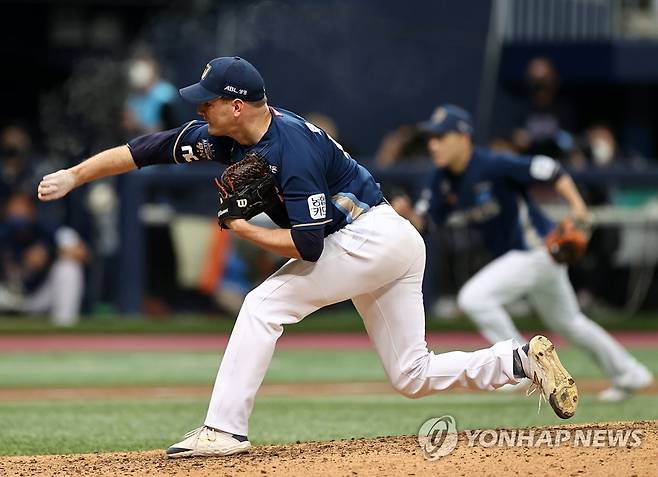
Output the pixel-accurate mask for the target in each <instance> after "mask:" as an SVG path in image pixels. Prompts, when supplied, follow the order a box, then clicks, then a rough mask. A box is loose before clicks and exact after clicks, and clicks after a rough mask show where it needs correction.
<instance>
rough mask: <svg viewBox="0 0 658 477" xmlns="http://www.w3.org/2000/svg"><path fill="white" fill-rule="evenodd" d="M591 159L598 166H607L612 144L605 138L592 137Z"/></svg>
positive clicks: (609, 160)
mask: <svg viewBox="0 0 658 477" xmlns="http://www.w3.org/2000/svg"><path fill="white" fill-rule="evenodd" d="M591 148H592V161H593V162H594V164H596V165H597V166H599V167H604V166H607V165H608V164H610V163H611V162H612V159H613V156H614V150H613V148H612V145H611V144H610V143H609V142H608V141H606V140H605V139H593V140H592V144H591Z"/></svg>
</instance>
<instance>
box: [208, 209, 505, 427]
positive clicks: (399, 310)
mask: <svg viewBox="0 0 658 477" xmlns="http://www.w3.org/2000/svg"><path fill="white" fill-rule="evenodd" d="M424 268H425V245H424V243H423V239H422V237H421V236H420V234H419V233H418V232H417V231H416V229H415V228H414V227H413V226H412V225H411V224H410V223H409V222H408V221H406V220H405V219H403V218H401V217H400V216H399V215H398V214H397V213H396V212H395V211H394V210H393V209H392V208H391V207H390V206H389V205H386V204H382V205H379V206H376V207H373V208H372V209H371V210H370V211H368V212H367V213H365V214H363V215H361V216H360V217H359V218H358V219H357V220H355V221H354V222H353V223H352V224H349V225H348V226H346V227H344V228H343V229H341V230H339V231H338V232H336V233H334V234H332V235H330V236H329V237H327V238H326V239H325V242H324V251H323V253H322V256H321V257H320V259H319V260H318V261H317V262H315V263H312V262H306V261H302V260H290V261H289V262H288V263H286V264H285V265H284V266H283V267H282V268H281V269H279V270H278V271H277V272H276V273H274V274H273V275H272V276H271V277H269V278H268V279H267V280H265V281H264V282H263V283H262V284H261V285H260V286H258V287H257V288H256V289H254V290H253V291H251V292H250V293H249V294H248V295H247V298H246V299H245V302H244V304H243V306H242V309H241V310H240V313H239V315H238V318H237V320H236V322H235V326H234V328H233V332H232V333H231V337H230V339H229V342H228V346H227V347H226V351H225V353H224V357H223V359H222V363H221V365H220V368H219V372H218V374H217V379H216V381H215V387H214V389H213V393H212V397H211V400H210V405H209V409H208V415H207V417H206V420H205V424H206V425H207V426H211V427H214V428H216V429H221V430H223V431H226V432H230V433H233V434H241V435H247V432H248V420H249V416H250V414H251V411H252V409H253V406H254V398H255V396H256V392H257V391H258V388H259V387H260V385H261V383H262V381H263V378H264V376H265V373H266V371H267V368H268V366H269V364H270V361H271V359H272V354H273V352H274V347H275V344H276V340H277V339H278V338H279V336H281V334H282V333H283V325H288V324H292V323H298V322H299V321H301V320H302V319H304V317H305V316H307V315H308V314H310V313H312V312H314V311H316V310H317V309H319V308H322V307H323V306H326V305H329V304H332V303H337V302H340V301H343V300H347V299H351V300H352V302H353V303H354V305H355V307H356V309H357V310H358V312H359V314H360V315H361V317H362V319H363V322H364V324H365V327H366V330H367V332H368V334H369V335H370V339H371V341H372V343H373V345H374V347H375V349H376V351H377V353H378V354H379V357H380V359H381V361H382V364H383V366H384V369H385V371H386V374H387V376H388V378H389V380H390V382H391V384H392V385H393V387H394V388H395V389H396V390H397V391H399V392H400V393H402V394H404V395H405V396H408V397H411V398H416V397H421V396H425V395H427V394H430V393H434V392H437V391H441V390H443V389H448V388H451V387H455V386H462V387H467V388H477V389H495V388H498V387H501V386H503V385H505V384H507V383H516V382H517V380H516V379H515V378H514V373H513V370H512V352H513V350H514V348H515V347H517V346H518V345H517V344H516V343H514V342H513V340H508V341H505V342H502V343H497V344H495V345H494V346H492V347H491V348H487V349H483V350H478V351H475V352H471V353H465V352H458V351H457V352H450V353H443V354H439V355H437V354H434V353H432V352H429V351H428V350H427V343H426V342H425V312H424V309H423V301H422V291H421V286H422V281H423V272H424Z"/></svg>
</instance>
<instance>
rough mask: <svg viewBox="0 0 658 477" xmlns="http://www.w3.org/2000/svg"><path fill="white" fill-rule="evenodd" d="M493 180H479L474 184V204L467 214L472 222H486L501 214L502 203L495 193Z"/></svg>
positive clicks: (466, 211) (467, 210)
mask: <svg viewBox="0 0 658 477" xmlns="http://www.w3.org/2000/svg"><path fill="white" fill-rule="evenodd" d="M492 189H493V185H492V184H491V182H479V183H477V184H475V185H474V186H473V196H474V199H475V200H474V202H475V204H474V206H473V207H470V208H468V209H466V210H465V211H464V212H465V215H466V217H467V219H468V220H469V221H472V222H486V221H487V220H490V219H492V218H494V217H496V216H497V215H498V214H500V204H499V203H498V201H497V200H496V198H495V197H494V195H493V190H492Z"/></svg>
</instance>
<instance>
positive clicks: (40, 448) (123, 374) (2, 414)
mask: <svg viewBox="0 0 658 477" xmlns="http://www.w3.org/2000/svg"><path fill="white" fill-rule="evenodd" d="M631 351H632V352H633V354H634V355H635V356H637V357H638V358H639V359H641V360H642V361H643V362H644V363H646V364H648V365H649V366H650V367H651V368H652V370H653V371H654V373H657V374H658V349H648V348H638V349H633V350H631ZM561 356H562V358H563V361H564V362H565V364H566V365H567V367H568V368H569V369H570V370H571V371H572V372H573V374H574V376H576V377H577V378H583V377H586V378H597V377H601V373H600V371H599V370H598V368H597V367H596V366H595V365H594V364H593V362H592V361H591V360H590V359H589V357H588V356H586V355H585V354H584V353H582V352H580V351H577V350H575V349H571V348H566V349H563V350H561ZM219 359H220V355H219V354H218V353H217V354H216V353H206V352H203V353H193V352H185V353H183V352H177V353H169V352H160V353H154V352H145V353H125V352H120V353H106V352H103V353H93V352H75V353H74V352H70V353H6V354H0V387H3V388H20V387H29V388H48V387H76V386H122V385H123V386H125V385H172V384H173V385H175V384H205V385H208V386H209V387H210V385H211V384H212V382H213V380H214V377H215V374H216V372H217V367H218V364H219ZM384 379H385V378H384V372H383V370H382V368H381V365H380V363H379V360H378V358H377V356H376V354H375V353H374V352H373V351H371V350H317V351H316V350H278V351H277V352H276V353H275V357H274V360H273V362H272V366H271V368H270V370H269V372H268V375H267V377H266V382H271V383H275V382H276V383H294V382H349V381H383V380H384ZM208 397H209V396H208ZM208 397H206V398H175V399H174V398H167V399H165V398H160V399H156V398H149V399H122V400H88V401H82V400H71V401H53V402H47V401H24V402H9V401H0V455H25V454H45V453H72V452H96V451H120V450H139V449H157V448H163V447H166V446H167V445H169V444H171V443H173V442H176V441H177V440H178V439H179V438H180V437H181V436H182V434H183V433H184V432H186V431H188V430H190V429H192V428H193V427H196V426H198V425H199V424H201V423H202V421H203V418H204V416H205V412H206V406H207V403H208ZM444 414H451V415H453V416H455V418H456V419H457V423H458V426H459V428H460V429H468V428H475V427H479V428H484V427H492V426H493V427H519V426H529V425H544V424H559V423H562V422H564V421H561V420H559V419H558V418H556V417H555V416H554V415H553V413H552V411H551V410H550V408H549V406H547V405H544V406H543V407H542V412H541V414H539V415H538V414H537V398H536V396H532V397H530V398H526V397H525V396H522V395H521V396H519V395H509V394H501V393H467V394H455V393H445V394H438V395H435V396H430V397H427V398H423V399H420V400H413V401H412V400H408V399H405V398H403V397H401V396H397V395H393V394H383V395H366V396H289V397H278V396H276V397H274V396H263V397H261V398H258V399H257V401H256V408H255V412H254V415H253V417H252V420H251V426H252V430H251V432H250V438H251V439H252V440H253V441H254V442H255V443H282V442H294V441H297V440H300V441H306V440H325V439H337V438H350V437H370V436H380V435H400V434H414V433H415V432H416V431H417V430H418V428H419V427H420V425H421V424H422V423H423V422H424V421H425V420H426V419H428V418H430V417H438V416H441V415H444ZM631 419H658V396H653V395H640V396H636V397H634V398H633V399H631V400H629V401H627V402H625V403H621V404H617V405H610V404H602V403H599V402H596V401H595V400H594V399H593V398H592V397H591V396H587V395H586V396H584V398H583V399H582V402H581V406H580V409H579V411H578V413H577V415H576V418H575V420H571V421H569V422H590V421H611V420H613V421H619V420H631Z"/></svg>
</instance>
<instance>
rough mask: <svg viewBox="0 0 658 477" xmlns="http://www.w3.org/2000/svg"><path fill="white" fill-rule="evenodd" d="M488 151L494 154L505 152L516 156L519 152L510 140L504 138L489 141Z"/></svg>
mask: <svg viewBox="0 0 658 477" xmlns="http://www.w3.org/2000/svg"><path fill="white" fill-rule="evenodd" d="M489 149H491V150H492V151H496V152H506V153H510V154H518V152H519V151H517V150H516V147H514V143H513V142H512V140H511V139H509V138H507V137H504V136H496V137H494V138H493V139H491V141H489Z"/></svg>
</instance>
